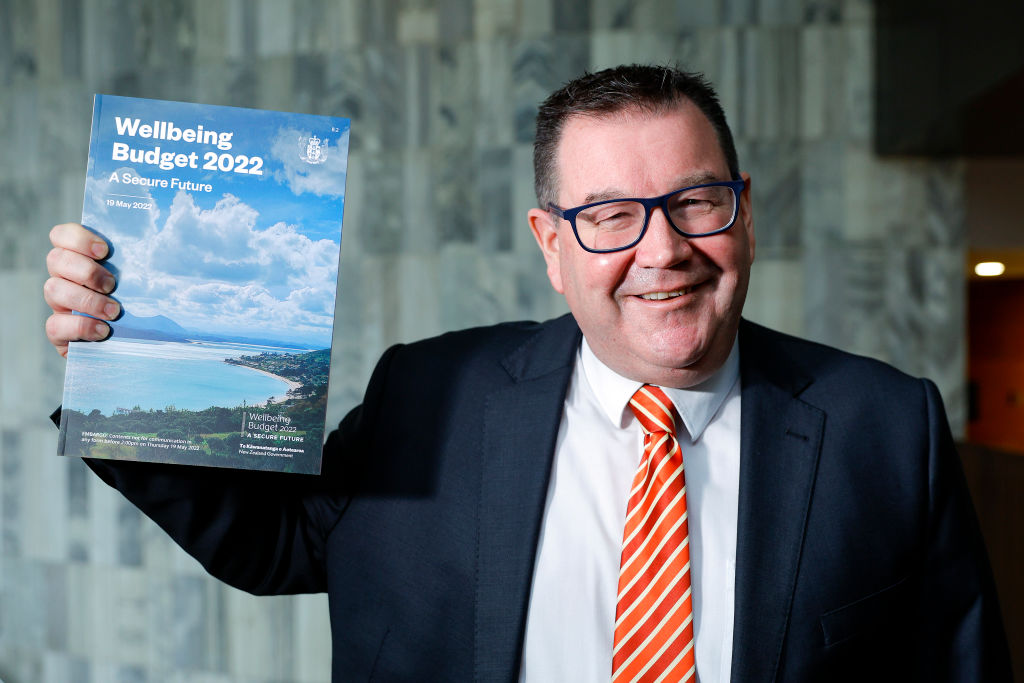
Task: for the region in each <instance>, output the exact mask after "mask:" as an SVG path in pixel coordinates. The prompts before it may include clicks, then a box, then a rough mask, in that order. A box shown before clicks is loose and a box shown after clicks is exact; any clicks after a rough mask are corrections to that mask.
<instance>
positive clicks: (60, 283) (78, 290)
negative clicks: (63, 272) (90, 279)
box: [43, 277, 121, 320]
mask: <svg viewBox="0 0 1024 683" xmlns="http://www.w3.org/2000/svg"><path fill="white" fill-rule="evenodd" d="M43 299H44V300H45V301H46V304H47V305H48V306H49V307H50V308H51V309H53V312H54V313H70V312H71V311H78V312H79V313H86V314H88V315H91V316H94V317H97V318H105V319H107V320H113V319H114V318H116V317H117V316H119V315H120V314H121V305H120V304H119V303H118V302H117V301H115V300H114V299H112V298H110V297H109V296H105V295H103V294H100V293H99V292H95V291H93V290H91V289H89V288H88V287H83V286H82V285H79V284H75V283H74V282H69V281H68V280H65V279H63V278H58V277H51V278H49V279H48V280H47V281H46V282H44V283H43Z"/></svg>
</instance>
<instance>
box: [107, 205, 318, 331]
mask: <svg viewBox="0 0 1024 683" xmlns="http://www.w3.org/2000/svg"><path fill="white" fill-rule="evenodd" d="M258 220H259V214H258V213H257V211H256V210H255V209H253V208H252V207H251V206H249V205H248V204H246V203H245V202H243V201H241V200H240V199H238V198H237V197H235V196H232V195H225V196H224V197H223V198H222V199H221V200H219V201H218V202H217V203H216V204H215V205H214V206H213V208H210V209H205V210H204V209H201V208H200V207H199V206H198V205H197V204H196V203H195V200H194V199H193V198H192V196H191V195H189V194H188V193H186V192H184V191H180V192H178V193H177V194H176V195H175V197H174V200H173V201H172V203H171V208H170V211H169V214H168V216H167V220H166V221H164V223H163V226H162V227H160V228H159V229H154V232H155V234H154V235H153V236H152V237H151V238H150V239H148V240H146V241H145V242H144V243H142V242H139V243H137V244H136V245H135V247H134V256H135V258H136V260H137V263H135V264H133V267H132V268H131V271H132V272H133V273H136V275H130V274H129V275H128V276H126V277H125V278H124V279H123V280H122V284H121V286H120V288H119V291H120V292H122V293H123V295H124V297H125V298H126V300H127V301H128V303H129V308H130V312H132V313H133V314H135V315H142V316H149V315H158V314H160V315H166V316H168V317H170V318H171V319H173V320H175V321H176V322H177V323H179V324H180V325H182V326H183V327H186V328H190V329H197V330H201V331H208V332H220V333H231V334H260V335H261V336H267V337H276V338H284V337H289V338H293V339H298V338H306V339H309V340H315V341H316V342H317V343H321V344H323V345H325V346H326V345H327V344H328V343H329V341H330V335H331V324H332V315H333V312H334V295H335V287H336V283H337V268H338V245H337V244H336V243H334V242H331V241H330V240H311V239H309V238H308V237H306V236H305V235H303V234H301V233H300V232H298V230H297V229H296V228H295V226H292V225H288V224H286V223H283V222H279V223H276V224H274V225H272V226H270V227H269V228H266V229H262V230H261V229H259V228H258V227H257V226H258ZM143 273H144V276H143V275H142V274H143Z"/></svg>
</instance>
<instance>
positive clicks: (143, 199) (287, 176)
mask: <svg viewBox="0 0 1024 683" xmlns="http://www.w3.org/2000/svg"><path fill="white" fill-rule="evenodd" d="M348 139H349V121H348V119H344V118H337V117H328V116H314V115H307V114H292V113H286V112H276V111H264V110H255V109H242V108H237V107H222V106H213V105H201V104H189V103H182V102H165V101H158V100H149V99H138V98H130V97H118V96H112V95H96V97H95V99H94V103H93V118H92V137H91V139H90V144H89V165H88V173H87V177H86V182H85V201H84V204H83V208H82V223H83V225H85V226H86V227H87V228H89V229H91V230H93V231H94V232H96V233H98V234H100V235H101V236H103V237H104V238H105V239H106V240H107V241H108V243H109V244H110V245H111V246H112V247H113V250H112V254H111V256H110V258H109V260H108V262H107V266H108V267H109V268H110V269H111V270H112V271H113V272H114V273H115V274H116V275H117V281H118V284H117V289H116V291H115V292H114V293H113V296H114V297H115V298H116V299H117V300H118V301H120V303H121V306H122V309H123V315H122V317H121V318H119V319H118V320H116V321H114V322H112V323H111V325H110V326H111V329H112V334H111V336H110V338H109V339H107V340H105V341H103V342H93V343H89V342H73V343H72V344H71V346H70V348H69V351H68V361H67V368H66V371H65V379H64V400H63V405H62V410H61V424H60V438H59V447H58V450H59V452H60V454H62V455H75V456H82V457H93V458H110V459H119V460H142V461H150V462H169V463H179V464H188V465H207V466H214V467H232V468H243V469H259V470H273V471H279V472H297V473H316V472H319V471H320V456H321V449H322V445H323V435H324V420H325V416H326V407H327V380H328V371H329V368H330V359H331V338H332V331H333V324H334V303H335V292H336V289H337V282H338V257H339V250H340V247H341V233H342V213H343V209H344V204H345V177H346V172H347V165H348Z"/></svg>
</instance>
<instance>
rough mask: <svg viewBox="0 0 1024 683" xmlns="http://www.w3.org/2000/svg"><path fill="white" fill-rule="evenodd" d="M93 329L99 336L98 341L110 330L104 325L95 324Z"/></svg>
mask: <svg viewBox="0 0 1024 683" xmlns="http://www.w3.org/2000/svg"><path fill="white" fill-rule="evenodd" d="M93 329H94V330H96V334H97V335H98V336H99V338H100V339H102V338H104V337H106V336H107V331H108V330H109V329H110V328H109V327H107V325H106V323H96V325H95V326H94V327H93Z"/></svg>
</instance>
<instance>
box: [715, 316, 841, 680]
mask: <svg viewBox="0 0 1024 683" xmlns="http://www.w3.org/2000/svg"><path fill="white" fill-rule="evenodd" d="M773 341H774V339H773V338H768V335H766V334H765V333H764V332H763V331H762V330H761V329H760V328H757V327H756V326H753V325H750V324H747V323H744V325H743V327H741V330H740V362H741V367H742V369H741V377H742V382H743V385H742V402H743V403H742V406H743V407H742V411H743V416H742V426H741V446H740V491H739V498H740V506H739V528H738V530H737V539H736V609H735V623H734V634H733V657H732V680H734V681H744V682H748V681H772V680H774V679H775V677H776V674H777V671H778V666H779V657H780V654H781V651H782V647H783V642H784V639H785V636H786V629H787V626H788V623H789V611H790V606H791V604H792V598H793V592H794V588H795V586H796V579H797V569H798V566H799V562H800V553H801V550H802V548H803V540H804V532H805V529H806V523H807V515H808V510H809V507H810V501H811V494H812V491H813V486H814V478H815V473H816V471H817V465H818V456H819V453H820V449H821V439H822V433H823V428H824V421H825V415H824V413H823V412H822V411H821V410H819V409H818V408H815V407H814V406H811V405H809V404H807V403H805V402H803V401H801V400H800V399H799V398H798V396H799V394H800V392H801V391H802V390H803V389H804V388H806V386H807V385H808V384H810V382H811V380H810V379H809V378H806V377H804V376H802V374H801V372H800V370H799V369H798V368H797V366H796V365H795V364H794V363H792V362H791V361H790V360H789V359H788V358H787V357H786V356H785V355H783V354H782V353H781V352H780V351H779V350H777V349H775V348H774V344H773Z"/></svg>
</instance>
